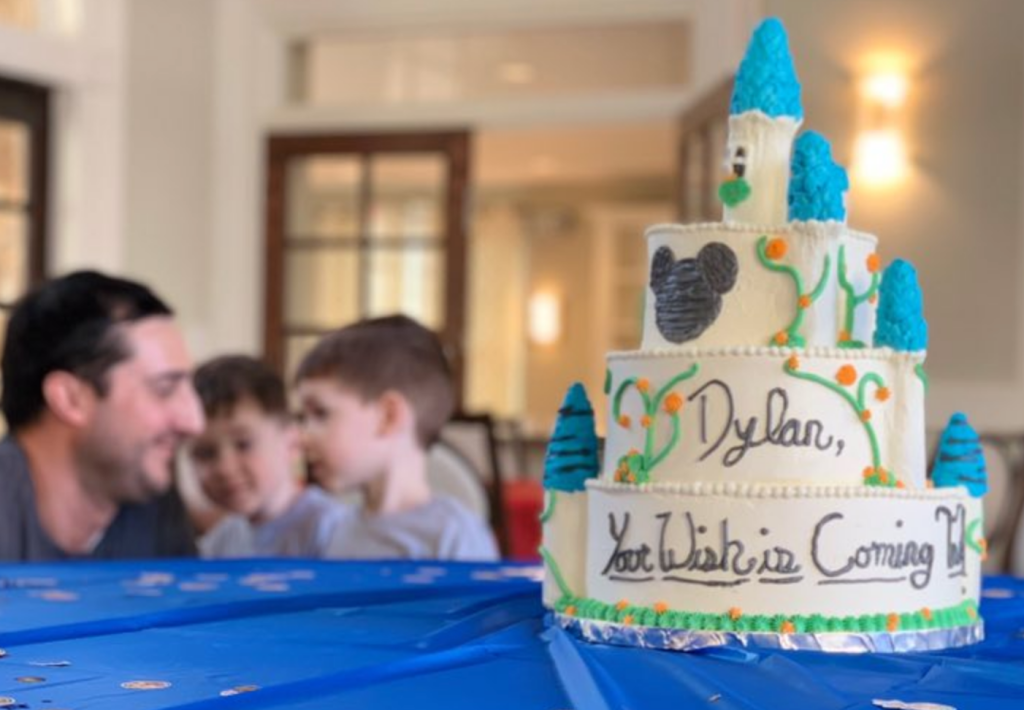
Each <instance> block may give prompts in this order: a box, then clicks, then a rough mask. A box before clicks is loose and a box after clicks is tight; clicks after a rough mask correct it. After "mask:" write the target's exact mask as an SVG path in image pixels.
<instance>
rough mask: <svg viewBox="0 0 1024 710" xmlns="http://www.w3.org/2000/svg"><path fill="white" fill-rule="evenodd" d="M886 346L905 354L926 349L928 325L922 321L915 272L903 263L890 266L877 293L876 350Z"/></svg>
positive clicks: (918, 287) (910, 266)
mask: <svg viewBox="0 0 1024 710" xmlns="http://www.w3.org/2000/svg"><path fill="white" fill-rule="evenodd" d="M886 346H888V347H890V348H892V349H893V350H904V351H912V350H924V349H926V348H927V347H928V323H927V322H926V321H925V319H924V301H923V299H922V298H921V287H920V286H919V285H918V283H917V271H915V270H914V267H913V265H912V264H911V263H910V262H909V261H904V260H903V259H896V260H895V261H893V262H892V263H891V264H890V265H889V267H888V268H887V269H886V270H885V273H884V274H882V285H881V286H880V287H879V289H878V315H877V318H876V321H875V347H878V348H881V347H886Z"/></svg>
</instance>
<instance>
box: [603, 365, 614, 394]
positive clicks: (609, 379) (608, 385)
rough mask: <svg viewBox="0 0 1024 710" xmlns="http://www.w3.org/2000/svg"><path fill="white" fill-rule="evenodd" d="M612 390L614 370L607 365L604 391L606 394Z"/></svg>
mask: <svg viewBox="0 0 1024 710" xmlns="http://www.w3.org/2000/svg"><path fill="white" fill-rule="evenodd" d="M611 392H612V371H611V368H608V367H606V368H605V369H604V393H605V394H606V395H608V394H611Z"/></svg>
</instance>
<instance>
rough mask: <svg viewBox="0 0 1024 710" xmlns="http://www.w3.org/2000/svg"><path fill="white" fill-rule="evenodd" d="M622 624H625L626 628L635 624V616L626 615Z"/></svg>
mask: <svg viewBox="0 0 1024 710" xmlns="http://www.w3.org/2000/svg"><path fill="white" fill-rule="evenodd" d="M622 623H623V624H625V625H626V626H630V625H631V624H632V623H633V615H632V614H626V618H625V619H623V620H622Z"/></svg>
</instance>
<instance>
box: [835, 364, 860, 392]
mask: <svg viewBox="0 0 1024 710" xmlns="http://www.w3.org/2000/svg"><path fill="white" fill-rule="evenodd" d="M856 381H857V368H855V367H854V366H853V365H843V366H842V367H840V368H839V371H838V372H836V382H838V383H839V384H841V385H843V386H845V387H849V386H850V385H852V384H853V383H854V382H856Z"/></svg>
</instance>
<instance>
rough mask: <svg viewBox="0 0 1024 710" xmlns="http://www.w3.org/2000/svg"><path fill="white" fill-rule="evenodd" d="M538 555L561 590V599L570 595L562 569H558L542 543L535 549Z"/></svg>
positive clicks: (570, 591)
mask: <svg viewBox="0 0 1024 710" xmlns="http://www.w3.org/2000/svg"><path fill="white" fill-rule="evenodd" d="M537 551H538V552H539V553H540V556H541V557H542V558H543V559H544V564H545V565H546V566H547V568H548V571H550V572H551V576H552V577H554V579H555V584H557V585H558V589H559V591H561V592H562V599H567V598H570V597H572V590H571V589H569V585H568V584H566V583H565V577H563V576H562V570H561V569H559V567H558V563H557V562H555V558H554V557H552V556H551V553H550V552H548V548H546V547H544V546H543V545H541V546H540V548H539V549H538V550H537Z"/></svg>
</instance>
